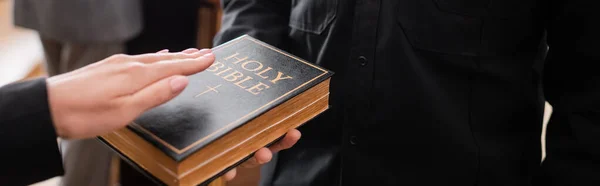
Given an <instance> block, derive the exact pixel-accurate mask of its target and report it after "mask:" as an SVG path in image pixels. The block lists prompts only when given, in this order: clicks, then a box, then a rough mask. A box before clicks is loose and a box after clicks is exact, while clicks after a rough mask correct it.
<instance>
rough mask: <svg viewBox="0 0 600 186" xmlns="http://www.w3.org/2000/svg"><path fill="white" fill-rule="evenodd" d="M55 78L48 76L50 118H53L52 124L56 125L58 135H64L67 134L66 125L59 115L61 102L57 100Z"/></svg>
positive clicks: (55, 129)
mask: <svg viewBox="0 0 600 186" xmlns="http://www.w3.org/2000/svg"><path fill="white" fill-rule="evenodd" d="M55 78H56V77H50V78H46V89H47V94H48V95H47V96H48V110H49V111H50V118H51V120H52V125H53V127H54V131H55V132H56V136H58V137H64V136H65V133H66V132H65V127H64V126H63V123H62V122H60V121H61V118H60V117H59V113H60V112H61V110H60V102H59V101H58V100H57V99H58V98H57V94H56V90H55V88H54V87H55V86H56V85H55V84H56V82H55Z"/></svg>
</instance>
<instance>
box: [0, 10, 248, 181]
mask: <svg viewBox="0 0 600 186" xmlns="http://www.w3.org/2000/svg"><path fill="white" fill-rule="evenodd" d="M14 1H15V0H0V86H3V85H6V84H8V83H11V82H15V81H19V80H24V79H30V78H37V77H44V76H48V73H47V71H46V69H45V63H46V56H45V54H44V52H45V51H44V47H43V45H42V41H41V39H40V35H39V33H38V32H37V31H36V30H32V29H27V28H23V27H19V26H15V24H14V17H13V13H14V12H13V11H14ZM177 1H178V3H172V2H173V1H160V0H143V1H142V2H143V6H142V8H141V10H142V15H143V28H142V30H141V32H140V33H139V34H137V35H136V36H135V37H134V38H132V39H130V40H127V41H126V43H125V46H124V51H123V52H124V53H128V54H138V53H148V52H156V51H159V50H162V49H169V50H171V51H178V50H183V49H186V48H192V47H195V48H210V47H211V46H212V38H213V36H214V34H215V33H216V32H217V30H218V28H219V26H220V25H219V23H220V15H221V11H220V5H219V3H220V2H219V0H177ZM113 164H114V166H116V167H117V168H114V169H113V170H112V172H113V173H112V176H113V177H112V178H111V181H112V183H113V184H112V185H119V184H116V183H118V182H121V183H123V182H125V183H123V184H122V185H124V186H126V185H146V184H150V183H149V182H144V181H143V180H144V179H145V178H144V177H143V176H142V175H141V174H138V173H137V172H136V171H135V170H133V169H131V167H129V166H128V165H126V164H124V162H122V161H119V160H118V159H117V161H113ZM258 176H259V171H258V169H243V168H242V169H238V177H237V178H236V179H235V180H234V181H231V182H229V183H225V182H218V181H217V182H215V183H214V184H213V185H214V186H217V185H222V186H224V185H227V186H236V185H244V186H252V185H257V182H258ZM60 179H61V177H55V178H51V179H48V180H46V181H43V182H39V183H36V184H33V185H32V186H58V185H59V183H60Z"/></svg>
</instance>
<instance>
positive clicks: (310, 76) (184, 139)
mask: <svg viewBox="0 0 600 186" xmlns="http://www.w3.org/2000/svg"><path fill="white" fill-rule="evenodd" d="M212 51H213V53H214V54H215V56H216V61H215V62H214V63H213V64H212V65H211V66H210V67H209V68H207V69H206V70H205V71H203V72H200V73H197V74H194V75H191V76H189V80H190V83H189V84H188V86H187V87H186V89H185V90H184V91H183V92H182V93H180V94H179V95H178V96H177V97H175V98H174V99H172V100H170V101H169V102H167V103H165V104H163V105H160V106H158V107H156V108H153V109H151V110H148V111H146V112H144V113H143V114H142V115H141V116H140V117H138V118H136V119H135V120H134V122H132V123H131V124H130V125H129V126H128V127H126V128H124V129H122V130H119V131H116V132H113V133H111V134H108V135H104V136H101V137H99V139H100V140H101V141H102V142H103V143H104V144H106V145H107V147H109V148H111V149H113V150H114V151H115V152H117V153H118V154H120V155H121V157H122V158H123V159H124V160H126V162H128V163H129V164H131V165H133V167H136V168H137V169H138V170H139V171H140V172H142V173H143V174H144V175H146V176H147V177H148V179H152V180H154V181H155V182H156V183H159V184H161V185H178V186H179V185H204V184H207V183H210V182H211V181H212V180H214V179H216V178H218V177H219V176H221V175H222V174H223V173H225V172H226V171H228V170H230V169H231V168H233V167H235V166H236V165H237V164H239V163H240V162H243V161H244V160H245V159H247V158H248V157H250V155H251V154H252V153H254V152H255V151H256V150H258V149H260V148H262V147H265V146H268V145H270V144H272V143H273V142H274V141H275V140H277V139H278V138H280V137H281V136H283V135H285V132H287V131H288V130H289V129H290V128H297V127H299V126H301V125H303V124H305V123H307V122H308V121H309V120H311V119H312V118H314V117H316V116H318V115H320V114H321V113H323V112H326V110H327V109H328V108H329V82H330V79H331V78H332V76H333V72H331V71H329V70H327V69H324V68H323V67H320V66H317V65H315V64H312V63H310V62H307V61H305V60H303V59H301V58H299V57H297V56H294V55H292V54H289V53H286V52H284V51H281V50H279V49H277V48H275V47H273V46H271V45H268V44H266V43H264V42H262V41H259V40H257V39H255V38H252V37H250V36H248V35H244V36H241V37H239V38H236V39H234V40H232V41H229V42H227V43H225V44H222V45H220V46H217V47H215V48H213V49H212Z"/></svg>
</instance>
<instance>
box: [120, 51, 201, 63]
mask: <svg viewBox="0 0 600 186" xmlns="http://www.w3.org/2000/svg"><path fill="white" fill-rule="evenodd" d="M209 52H210V49H202V50H199V51H198V50H189V49H188V50H185V51H182V52H175V53H165V52H160V53H149V54H140V55H135V56H131V57H132V59H133V60H135V61H137V62H141V63H156V62H160V61H168V60H181V59H193V58H198V57H201V56H203V55H204V54H207V53H209Z"/></svg>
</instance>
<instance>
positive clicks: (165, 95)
mask: <svg viewBox="0 0 600 186" xmlns="http://www.w3.org/2000/svg"><path fill="white" fill-rule="evenodd" d="M187 85H188V79H187V77H185V76H181V75H175V76H171V77H168V78H164V79H162V80H159V81H157V82H154V83H153V84H150V85H148V86H146V87H145V88H143V89H141V90H139V91H138V92H136V93H134V94H133V95H132V96H131V97H130V103H131V104H130V105H132V107H133V108H132V109H133V110H134V111H136V113H142V112H144V111H146V110H148V109H151V108H154V107H156V106H159V105H161V104H163V103H165V102H167V101H169V100H171V99H173V98H174V97H175V96H177V95H179V93H181V91H183V89H185V87H186V86H187Z"/></svg>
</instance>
